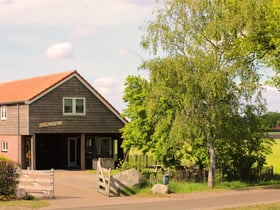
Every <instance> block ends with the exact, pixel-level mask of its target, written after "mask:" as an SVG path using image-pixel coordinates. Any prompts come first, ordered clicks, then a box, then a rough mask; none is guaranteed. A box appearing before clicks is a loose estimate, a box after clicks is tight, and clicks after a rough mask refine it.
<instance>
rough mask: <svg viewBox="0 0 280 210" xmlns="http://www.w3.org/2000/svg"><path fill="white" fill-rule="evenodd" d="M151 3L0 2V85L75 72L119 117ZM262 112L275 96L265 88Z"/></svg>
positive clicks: (104, 0) (139, 53) (273, 107)
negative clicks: (142, 28)
mask: <svg viewBox="0 0 280 210" xmlns="http://www.w3.org/2000/svg"><path fill="white" fill-rule="evenodd" d="M155 8H156V3H155V0H78V1H77V0H0V32H1V35H0V46H1V47H0V58H1V62H0V68H1V72H2V74H1V77H0V82H2V81H10V80H16V79H23V78H28V77H34V76H39V75H46V74H52V73H57V72H63V71H68V70H73V69H75V70H77V71H78V72H79V73H80V74H81V75H82V76H83V77H85V78H86V79H87V80H88V82H90V83H91V84H92V85H93V86H94V87H95V88H96V89H97V90H98V91H99V92H100V93H101V94H102V95H103V96H104V97H105V98H107V99H108V100H109V101H110V102H111V103H112V104H113V105H114V106H115V107H116V108H117V109H118V110H119V111H122V109H123V108H125V104H124V103H123V102H122V94H123V88H124V87H123V83H124V81H125V78H126V77H127V76H128V75H137V74H145V72H142V71H140V72H139V71H138V69H137V68H138V66H139V65H140V64H141V58H144V59H148V58H149V57H150V55H149V54H148V53H147V52H145V51H143V50H142V49H141V47H140V40H141V36H142V35H143V33H144V32H143V31H142V30H141V29H140V27H141V26H143V25H145V22H147V21H148V20H149V19H150V18H151V17H152V15H151V14H152V11H153V10H154V9H155ZM265 97H266V98H267V100H268V108H269V110H271V111H280V108H278V104H279V99H280V97H279V94H278V92H277V91H276V90H275V89H272V88H268V90H267V92H266V93H265Z"/></svg>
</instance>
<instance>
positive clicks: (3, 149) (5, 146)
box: [1, 141, 8, 152]
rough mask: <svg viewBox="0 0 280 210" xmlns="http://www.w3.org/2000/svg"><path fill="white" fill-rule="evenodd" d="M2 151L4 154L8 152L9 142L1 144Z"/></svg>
mask: <svg viewBox="0 0 280 210" xmlns="http://www.w3.org/2000/svg"><path fill="white" fill-rule="evenodd" d="M1 151H2V152H8V142H7V141H2V142H1Z"/></svg>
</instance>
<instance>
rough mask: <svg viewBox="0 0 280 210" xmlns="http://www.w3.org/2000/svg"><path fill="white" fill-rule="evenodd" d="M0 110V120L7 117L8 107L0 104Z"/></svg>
mask: <svg viewBox="0 0 280 210" xmlns="http://www.w3.org/2000/svg"><path fill="white" fill-rule="evenodd" d="M0 112H1V120H6V119H7V118H8V108H7V106H1V108H0Z"/></svg>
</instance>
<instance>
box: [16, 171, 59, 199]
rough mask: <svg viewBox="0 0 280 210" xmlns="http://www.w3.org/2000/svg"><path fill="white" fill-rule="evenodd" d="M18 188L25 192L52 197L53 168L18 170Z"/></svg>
mask: <svg viewBox="0 0 280 210" xmlns="http://www.w3.org/2000/svg"><path fill="white" fill-rule="evenodd" d="M18 182H19V183H18V189H24V191H25V192H26V193H27V194H30V195H34V196H35V197H37V196H36V195H38V194H39V195H41V196H43V197H44V198H54V170H53V169H51V170H20V172H19V179H18Z"/></svg>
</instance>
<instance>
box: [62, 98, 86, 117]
mask: <svg viewBox="0 0 280 210" xmlns="http://www.w3.org/2000/svg"><path fill="white" fill-rule="evenodd" d="M85 101H86V100H85V98H63V114H64V115H85V113H86V112H85V108H86V103H85Z"/></svg>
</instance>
